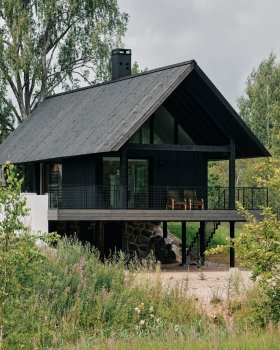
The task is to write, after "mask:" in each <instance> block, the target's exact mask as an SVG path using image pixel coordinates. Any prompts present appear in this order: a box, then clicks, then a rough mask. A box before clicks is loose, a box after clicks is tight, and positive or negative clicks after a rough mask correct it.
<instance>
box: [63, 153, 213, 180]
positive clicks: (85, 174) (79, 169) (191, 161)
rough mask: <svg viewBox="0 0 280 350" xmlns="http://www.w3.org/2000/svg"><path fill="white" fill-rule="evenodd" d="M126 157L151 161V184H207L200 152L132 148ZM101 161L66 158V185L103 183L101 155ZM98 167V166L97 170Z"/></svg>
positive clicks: (204, 161) (64, 162)
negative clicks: (137, 149) (97, 169)
mask: <svg viewBox="0 0 280 350" xmlns="http://www.w3.org/2000/svg"><path fill="white" fill-rule="evenodd" d="M110 156H112V154H110ZM116 156H117V154H116ZM127 158H128V159H129V158H144V159H149V160H150V171H149V173H150V176H151V182H150V184H151V185H152V186H188V187H207V160H206V158H205V157H204V156H203V154H200V153H197V152H172V151H171V152H168V151H164V152H163V151H155V152H147V151H141V152H140V151H133V152H129V153H128V154H127ZM100 160H101V161H100V162H99V163H100V164H99V163H98V159H97V158H95V157H93V156H91V157H80V158H71V159H69V160H64V161H63V170H62V174H63V175H62V182H63V184H64V185H67V184H69V185H71V184H85V185H94V184H101V183H102V182H101V179H100V178H99V177H100V176H101V177H102V171H101V168H100V167H102V158H100ZM96 168H99V171H98V172H97V173H96ZM99 173H100V174H99ZM98 180H99V181H98Z"/></svg>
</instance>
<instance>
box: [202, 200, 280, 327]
mask: <svg viewBox="0 0 280 350" xmlns="http://www.w3.org/2000/svg"><path fill="white" fill-rule="evenodd" d="M237 207H238V210H239V212H240V213H241V214H242V215H243V216H244V217H245V218H246V220H247V221H246V223H245V224H244V225H243V226H242V229H241V230H240V233H239V235H238V236H237V237H236V238H235V240H234V242H230V245H232V244H234V247H235V249H236V253H237V254H236V255H237V257H238V258H240V259H241V261H242V265H243V266H244V267H246V268H249V269H251V270H252V276H253V278H254V279H257V282H258V285H259V287H260V291H261V293H262V294H263V301H262V303H261V306H260V305H259V303H257V307H258V310H260V309H262V313H263V314H265V315H266V322H267V321H268V320H272V321H274V322H276V323H277V322H279V321H280V221H278V220H277V217H276V215H275V214H274V213H273V212H272V210H271V209H270V208H264V209H263V213H262V215H263V219H262V220H261V221H257V220H256V219H255V217H254V216H253V215H252V214H250V213H249V212H248V211H246V210H245V209H244V208H243V207H242V206H241V205H240V204H239V203H237ZM228 248H229V246H218V247H216V248H213V249H210V250H209V251H208V252H207V254H213V253H221V252H222V251H224V250H225V249H228ZM256 314H260V312H258V313H256Z"/></svg>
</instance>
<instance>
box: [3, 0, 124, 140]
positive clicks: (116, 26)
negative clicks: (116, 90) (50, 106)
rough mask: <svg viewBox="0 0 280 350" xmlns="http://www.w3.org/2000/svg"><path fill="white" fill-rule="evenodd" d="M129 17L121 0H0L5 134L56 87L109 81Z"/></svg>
mask: <svg viewBox="0 0 280 350" xmlns="http://www.w3.org/2000/svg"><path fill="white" fill-rule="evenodd" d="M127 21H128V15H127V14H125V13H121V12H120V10H119V7H118V3H117V0H105V1H104V0H0V122H1V128H0V133H1V134H0V137H1V138H4V137H5V136H6V134H7V133H8V132H10V131H11V130H13V128H14V126H15V124H18V123H20V122H22V121H23V120H24V119H26V117H27V116H28V115H29V114H30V113H31V111H32V110H33V109H34V108H36V106H37V105H38V104H39V103H40V102H41V101H42V100H43V99H44V98H45V97H46V96H48V95H50V94H52V93H54V90H55V89H60V90H67V89H72V88H76V87H78V86H79V83H80V82H82V81H83V82H87V84H92V83H95V82H98V81H104V80H107V79H108V78H109V71H110V70H109V68H108V67H109V57H110V52H111V49H112V48H113V47H116V46H119V45H120V44H121V39H122V37H123V35H124V33H125V31H126V25H127ZM9 96H13V98H9ZM0 141H1V139H0Z"/></svg>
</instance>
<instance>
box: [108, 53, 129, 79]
mask: <svg viewBox="0 0 280 350" xmlns="http://www.w3.org/2000/svg"><path fill="white" fill-rule="evenodd" d="M128 75H131V50H130V49H115V50H113V51H112V80H115V79H118V78H122V77H126V76H128Z"/></svg>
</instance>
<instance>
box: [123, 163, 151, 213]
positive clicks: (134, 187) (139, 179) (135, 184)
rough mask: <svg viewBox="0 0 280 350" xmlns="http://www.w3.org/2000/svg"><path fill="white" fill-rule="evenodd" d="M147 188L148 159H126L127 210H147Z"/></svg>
mask: <svg viewBox="0 0 280 350" xmlns="http://www.w3.org/2000/svg"><path fill="white" fill-rule="evenodd" d="M148 187H149V161H148V159H128V208H147V206H148V198H149V190H148Z"/></svg>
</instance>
